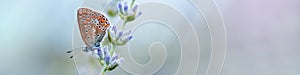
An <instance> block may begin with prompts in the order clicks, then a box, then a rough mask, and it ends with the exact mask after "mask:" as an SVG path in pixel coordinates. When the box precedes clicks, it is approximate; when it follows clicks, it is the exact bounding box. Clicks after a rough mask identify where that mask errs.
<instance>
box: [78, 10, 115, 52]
mask: <svg viewBox="0 0 300 75" xmlns="http://www.w3.org/2000/svg"><path fill="white" fill-rule="evenodd" d="M77 21H78V25H79V30H80V34H81V38H82V40H83V41H84V43H85V44H86V45H87V47H95V46H96V47H98V46H99V45H100V44H99V43H100V42H101V40H102V39H103V37H104V35H105V33H106V29H107V28H108V27H109V25H110V24H109V22H108V20H107V18H106V17H105V16H104V15H103V14H101V13H98V12H96V11H93V10H91V9H88V8H79V9H78V11H77Z"/></svg>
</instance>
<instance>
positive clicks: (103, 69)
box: [101, 66, 106, 75]
mask: <svg viewBox="0 0 300 75" xmlns="http://www.w3.org/2000/svg"><path fill="white" fill-rule="evenodd" d="M101 72H102V73H101V75H105V72H106V69H105V66H102V70H101Z"/></svg>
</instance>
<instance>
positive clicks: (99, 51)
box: [97, 47, 104, 59]
mask: <svg viewBox="0 0 300 75" xmlns="http://www.w3.org/2000/svg"><path fill="white" fill-rule="evenodd" d="M97 51H98V53H97V54H98V56H99V58H100V59H103V57H104V56H103V51H102V50H101V47H99V48H98V49H97Z"/></svg>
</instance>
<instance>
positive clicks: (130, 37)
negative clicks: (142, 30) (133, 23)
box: [122, 35, 133, 43]
mask: <svg viewBox="0 0 300 75" xmlns="http://www.w3.org/2000/svg"><path fill="white" fill-rule="evenodd" d="M132 38H133V36H132V35H129V36H128V37H126V38H125V39H123V40H122V42H124V43H127V42H128V41H129V40H131V39H132Z"/></svg>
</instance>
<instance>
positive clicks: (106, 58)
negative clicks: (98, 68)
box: [104, 55, 110, 64]
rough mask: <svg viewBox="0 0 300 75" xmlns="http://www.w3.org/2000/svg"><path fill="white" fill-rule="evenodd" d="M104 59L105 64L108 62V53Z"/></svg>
mask: <svg viewBox="0 0 300 75" xmlns="http://www.w3.org/2000/svg"><path fill="white" fill-rule="evenodd" d="M104 61H105V63H106V64H109V63H110V56H109V55H105V58H104Z"/></svg>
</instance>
